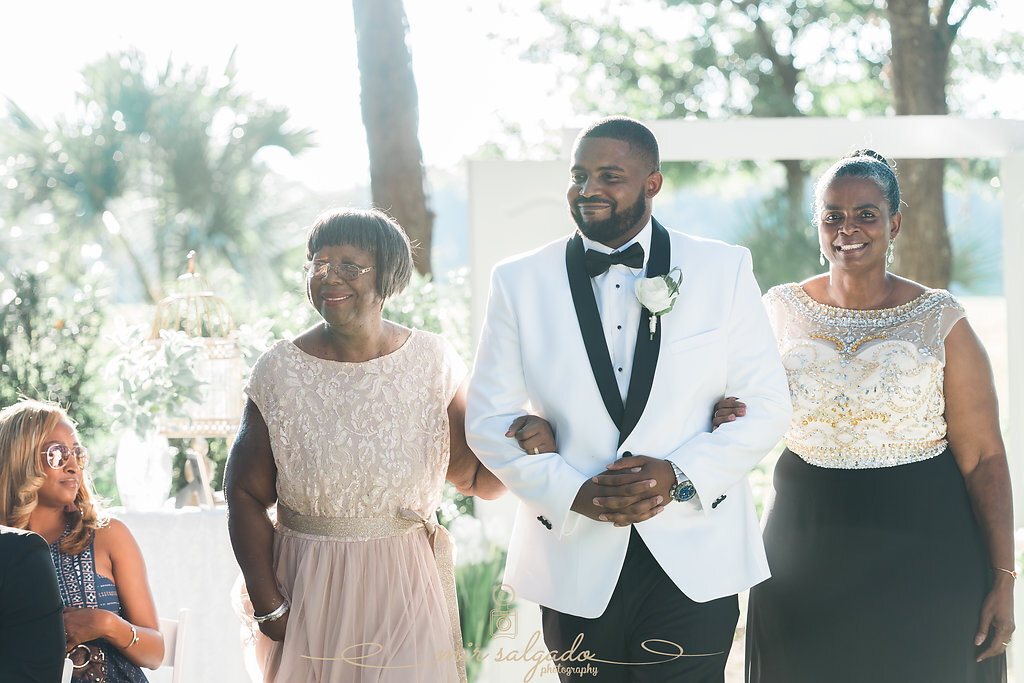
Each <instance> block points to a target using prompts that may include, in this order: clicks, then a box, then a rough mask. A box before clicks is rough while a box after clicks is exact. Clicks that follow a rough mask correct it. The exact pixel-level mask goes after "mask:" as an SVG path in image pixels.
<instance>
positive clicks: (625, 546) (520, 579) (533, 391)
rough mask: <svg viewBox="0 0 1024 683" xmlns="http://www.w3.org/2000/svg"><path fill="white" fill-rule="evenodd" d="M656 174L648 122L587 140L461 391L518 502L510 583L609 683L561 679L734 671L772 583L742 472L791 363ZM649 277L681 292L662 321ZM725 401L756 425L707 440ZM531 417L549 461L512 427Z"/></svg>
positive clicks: (771, 438)
mask: <svg viewBox="0 0 1024 683" xmlns="http://www.w3.org/2000/svg"><path fill="white" fill-rule="evenodd" d="M658 169H659V158H658V148H657V141H656V140H655V138H654V135H653V134H652V133H651V132H650V130H648V129H647V128H646V127H645V126H643V125H642V124H641V123H639V122H637V121H634V120H632V119H628V118H624V117H611V118H608V119H602V120H601V121H598V122H597V123H595V124H593V125H591V126H590V127H589V128H587V129H586V130H584V131H583V132H582V133H581V134H580V136H579V138H577V140H576V144H575V145H574V150H573V161H572V168H571V170H570V181H569V188H568V200H569V209H570V212H571V214H572V216H573V218H574V219H575V221H576V224H577V225H578V227H579V233H578V234H576V235H573V236H571V237H569V238H568V239H560V240H558V241H556V242H554V243H552V244H549V245H547V246H545V247H542V248H540V249H538V250H536V251H533V252H530V253H527V254H523V255H519V256H516V257H513V258H511V259H508V260H506V261H504V262H502V263H500V264H499V265H498V266H496V267H495V269H494V272H493V275H492V281H491V290H490V297H489V302H488V306H487V316H486V322H485V324H484V328H483V332H482V335H481V338H480V345H479V348H478V351H477V356H476V363H475V367H474V370H473V375H472V379H471V381H470V385H469V399H468V406H467V415H466V425H467V436H468V440H469V444H470V446H471V447H472V448H473V450H474V451H475V452H476V453H477V455H478V456H479V458H480V460H481V461H482V462H483V463H484V464H485V465H486V466H487V467H488V468H489V469H490V470H491V471H493V472H494V473H495V474H496V475H497V476H498V477H499V478H500V479H501V480H502V481H503V482H504V483H505V484H506V485H507V486H508V488H509V489H511V490H512V491H513V492H514V493H515V494H516V495H517V496H518V497H519V499H520V501H521V502H520V505H519V510H518V513H517V517H516V522H515V528H514V531H513V534H512V540H511V543H510V547H509V555H508V565H507V568H506V573H505V579H504V581H505V583H507V584H509V585H510V586H511V587H512V588H513V589H514V590H515V592H516V595H519V596H521V597H524V598H527V599H529V600H533V601H536V602H538V603H540V605H541V606H542V611H543V621H544V639H545V642H546V643H547V645H548V648H549V649H550V650H552V651H557V652H558V653H566V652H567V651H569V650H573V651H574V653H576V656H577V659H576V661H577V662H579V661H580V659H579V653H580V652H582V651H584V650H586V651H588V653H589V654H587V655H585V657H586V658H588V659H589V660H590V662H591V663H592V664H593V665H594V666H596V667H598V669H599V672H600V673H599V675H598V677H597V678H596V679H595V678H594V677H593V676H592V675H588V676H577V675H574V674H573V673H571V672H570V671H569V670H568V669H561V670H560V673H559V675H560V677H561V679H562V680H563V681H570V680H588V681H593V680H599V681H708V682H711V681H722V680H724V667H725V661H726V658H727V655H728V652H729V648H730V646H731V643H732V637H733V632H734V630H735V626H736V619H737V617H738V606H737V598H736V594H737V593H738V592H739V591H741V590H744V589H746V588H748V587H749V586H751V585H753V584H755V583H758V582H759V581H762V580H764V579H765V578H767V577H768V565H767V561H766V560H765V555H764V549H763V547H762V545H761V535H760V530H759V526H758V520H757V515H756V512H755V510H754V504H753V498H752V495H751V491H750V487H749V485H748V484H747V480H746V476H747V473H748V472H749V471H750V470H751V469H752V468H753V467H754V466H755V465H756V464H757V462H758V461H759V460H761V458H762V457H764V455H765V454H766V453H767V452H768V451H769V450H770V449H771V448H772V446H773V445H775V443H776V442H777V441H778V439H779V438H780V437H781V435H782V433H783V432H784V431H785V429H786V427H787V425H788V423H789V418H790V410H791V407H790V401H789V390H788V387H787V384H786V377H785V372H784V370H783V367H782V363H781V361H780V359H779V355H778V352H777V350H776V343H775V338H774V336H773V334H772V331H771V328H770V327H769V324H768V320H767V316H766V314H765V311H764V309H763V308H762V305H761V300H760V291H759V290H758V287H757V283H756V282H755V280H754V277H753V274H752V271H751V262H750V254H749V252H748V251H747V250H746V249H743V248H741V247H736V246H730V245H726V244H723V243H721V242H716V241H710V240H701V239H697V238H694V237H690V236H687V235H684V234H682V233H679V232H675V231H670V230H667V229H665V228H664V227H662V226H661V225H660V224H659V223H658V222H657V221H656V220H654V219H653V218H652V216H651V203H652V200H653V198H654V196H655V195H657V194H658V192H659V190H660V189H661V185H662V176H661V173H660V172H659V170H658ZM661 276H665V277H664V278H662V277H661ZM641 278H658V279H659V280H660V283H661V288H662V290H663V291H662V292H661V293H662V294H663V295H664V294H666V293H668V292H670V291H671V288H668V287H667V285H665V283H668V282H679V287H678V294H677V297H676V298H675V300H674V304H673V305H672V307H671V310H670V311H669V312H663V311H664V308H665V307H666V306H667V304H668V300H667V299H665V298H664V297H662V298H661V300H660V301H659V302H657V303H651V302H650V301H649V300H648V299H646V298H645V299H644V300H645V302H648V303H649V305H650V306H651V307H652V308H654V311H653V312H654V313H661V315H656V316H654V317H653V319H652V315H651V311H649V310H647V309H646V308H644V306H643V305H642V304H641V302H640V300H639V299H638V297H637V295H636V294H635V288H634V286H635V283H636V282H637V281H638V280H639V279H641ZM680 278H681V281H680ZM659 280H651V281H650V282H653V283H654V286H653V289H655V290H657V289H658V287H659ZM666 289H667V290H668V292H666V291H664V290H666ZM723 396H742V397H743V399H744V402H745V403H746V406H747V409H746V417H744V418H743V419H742V420H738V421H735V422H730V423H727V424H725V425H723V426H722V427H720V428H719V429H717V430H715V431H714V432H712V430H711V416H712V410H713V406H714V404H715V402H716V401H717V400H718V399H720V398H722V397H723ZM524 411H526V412H532V413H534V414H537V415H540V416H542V417H544V418H545V419H547V420H548V422H550V424H551V426H552V428H553V430H554V433H555V437H556V441H557V448H556V451H557V452H550V453H539V452H528V453H524V452H523V450H521V449H520V448H519V446H518V444H517V442H516V440H515V439H514V438H509V437H507V436H506V429H507V428H508V425H509V423H511V422H512V421H513V419H514V418H515V417H516V416H518V415H521V414H523V412H524ZM556 661H557V655H556ZM652 662H656V663H655V664H652Z"/></svg>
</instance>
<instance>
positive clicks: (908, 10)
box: [877, 0, 958, 287]
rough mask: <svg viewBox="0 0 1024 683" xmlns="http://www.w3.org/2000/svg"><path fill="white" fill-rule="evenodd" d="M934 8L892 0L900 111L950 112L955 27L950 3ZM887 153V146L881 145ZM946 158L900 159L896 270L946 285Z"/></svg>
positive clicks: (918, 0) (914, 0) (920, 0)
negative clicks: (900, 215) (948, 95)
mask: <svg viewBox="0 0 1024 683" xmlns="http://www.w3.org/2000/svg"><path fill="white" fill-rule="evenodd" d="M950 5H951V3H943V7H942V8H941V9H936V10H930V9H929V7H928V6H929V3H928V2H927V1H926V0H889V1H888V3H887V9H888V18H889V30H890V33H891V36H892V81H893V103H894V105H895V109H896V114H897V115H898V116H899V115H908V114H948V113H949V108H948V106H947V105H946V77H947V74H948V71H949V51H950V47H951V46H952V44H953V40H954V38H955V37H956V30H957V28H958V25H957V26H950V25H949V23H948V19H949V17H948V14H949V6H950ZM877 151H879V152H881V153H883V154H884V153H885V150H877ZM945 168H946V161H945V159H903V160H900V161H899V162H898V164H897V169H898V176H899V179H900V190H901V191H902V194H903V201H904V202H905V206H904V207H903V209H904V211H903V223H902V227H901V229H900V236H899V238H898V239H897V240H896V246H895V250H896V262H895V263H894V264H893V268H892V270H893V272H895V273H897V274H899V275H902V276H904V277H908V278H910V279H912V280H916V281H917V282H920V283H921V284H923V285H926V286H928V287H948V286H949V282H950V279H951V276H952V263H953V255H952V249H951V246H950V240H949V231H948V230H947V227H946V209H945V205H944V202H943V180H944V176H945Z"/></svg>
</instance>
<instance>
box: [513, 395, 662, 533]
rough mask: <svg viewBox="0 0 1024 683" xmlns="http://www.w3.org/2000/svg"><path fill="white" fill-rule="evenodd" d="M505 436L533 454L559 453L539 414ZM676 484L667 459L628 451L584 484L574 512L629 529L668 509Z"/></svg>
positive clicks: (522, 419) (519, 422)
mask: <svg viewBox="0 0 1024 683" xmlns="http://www.w3.org/2000/svg"><path fill="white" fill-rule="evenodd" d="M505 436H506V437H508V438H514V439H515V440H516V441H517V442H518V443H519V447H520V448H522V449H523V450H524V451H526V452H527V453H529V454H531V455H540V454H541V453H553V452H555V451H556V445H555V438H554V434H553V431H552V429H551V425H550V424H549V423H548V421H547V420H545V419H543V418H541V417H537V416H536V415H522V416H520V417H517V418H516V419H515V420H514V421H513V422H512V424H511V425H509V428H508V431H507V432H506V433H505ZM674 482H675V473H674V472H673V471H672V466H671V465H669V464H668V463H667V462H665V461H664V460H660V459H658V458H651V457H648V456H646V455H632V454H631V453H630V452H629V451H626V452H625V453H624V454H623V457H621V458H619V459H618V460H616V461H615V462H613V463H611V464H609V465H608V466H607V467H606V468H605V471H604V473H602V474H598V475H595V476H593V477H591V478H590V479H588V480H587V481H586V483H584V484H583V486H582V487H581V488H580V490H579V493H578V494H577V495H576V499H575V501H574V502H573V505H572V509H573V511H574V512H578V513H579V514H581V515H586V516H587V517H589V518H591V519H594V520H597V521H599V522H612V523H613V524H614V525H615V526H629V525H630V524H636V523H638V522H642V521H644V520H646V519H650V518H651V517H653V516H655V515H656V514H658V513H659V512H661V511H662V510H664V509H665V503H666V502H667V501H668V500H669V495H668V492H669V489H670V488H671V487H672V484H673V483H674Z"/></svg>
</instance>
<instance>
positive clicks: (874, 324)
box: [764, 284, 965, 469]
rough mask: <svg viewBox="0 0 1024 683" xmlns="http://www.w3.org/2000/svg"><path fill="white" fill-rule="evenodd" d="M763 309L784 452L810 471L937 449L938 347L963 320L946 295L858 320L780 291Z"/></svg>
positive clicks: (941, 362) (790, 289)
mask: <svg viewBox="0 0 1024 683" xmlns="http://www.w3.org/2000/svg"><path fill="white" fill-rule="evenodd" d="M764 303H765V307H766V308H767V309H768V315H769V318H770V319H771V322H772V327H773V328H774V330H775V336H776V338H777V339H778V341H779V352H780V353H781V354H782V360H783V364H784V365H785V367H786V375H787V377H788V379H789V392H790V396H791V398H792V401H793V420H792V423H791V424H790V428H789V431H787V432H786V436H785V441H786V445H787V446H788V447H789V449H790V450H791V451H793V452H794V453H796V454H797V455H799V456H800V457H801V458H803V459H804V460H806V461H807V462H809V463H811V464H812V465H818V466H820V467H833V468H847V469H855V468H868V467H891V466H894V465H902V464H906V463H910V462H916V461H918V460H925V459H927V458H930V457H933V456H935V455H938V454H939V453H941V452H942V451H943V450H944V449H945V448H946V421H945V419H944V417H943V412H944V411H945V399H944V397H943V393H942V380H943V367H944V366H945V347H944V345H943V341H944V340H945V338H946V335H947V334H949V331H950V330H951V329H952V328H953V325H954V324H955V323H956V322H957V321H958V320H960V319H961V318H963V317H964V315H965V313H964V309H963V307H962V306H961V305H960V303H959V302H958V301H957V300H956V299H955V298H954V297H953V295H952V294H950V293H949V292H947V291H945V290H941V289H930V290H928V291H926V292H925V293H924V294H922V295H921V296H919V297H917V298H916V299H914V300H913V301H911V302H909V303H906V304H904V305H902V306H897V307H896V308H886V309H879V310H868V311H858V310H851V309H845V308H835V307H832V306H827V305H825V304H821V303H818V302H817V301H814V300H813V299H811V297H809V296H808V295H807V293H806V292H804V290H803V288H801V287H800V285H797V284H788V285H779V286H778V287H773V288H772V289H771V290H769V291H768V293H767V294H765V296H764Z"/></svg>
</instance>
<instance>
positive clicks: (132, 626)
mask: <svg viewBox="0 0 1024 683" xmlns="http://www.w3.org/2000/svg"><path fill="white" fill-rule="evenodd" d="M128 628H130V629H131V630H132V642H130V643H128V644H127V645H125V646H124V647H122V648H121V649H122V650H127V649H128V648H130V647H131V646H132V645H134V644H135V643H137V642H139V632H138V631H136V630H135V624H132V623H130V622H129V624H128Z"/></svg>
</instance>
